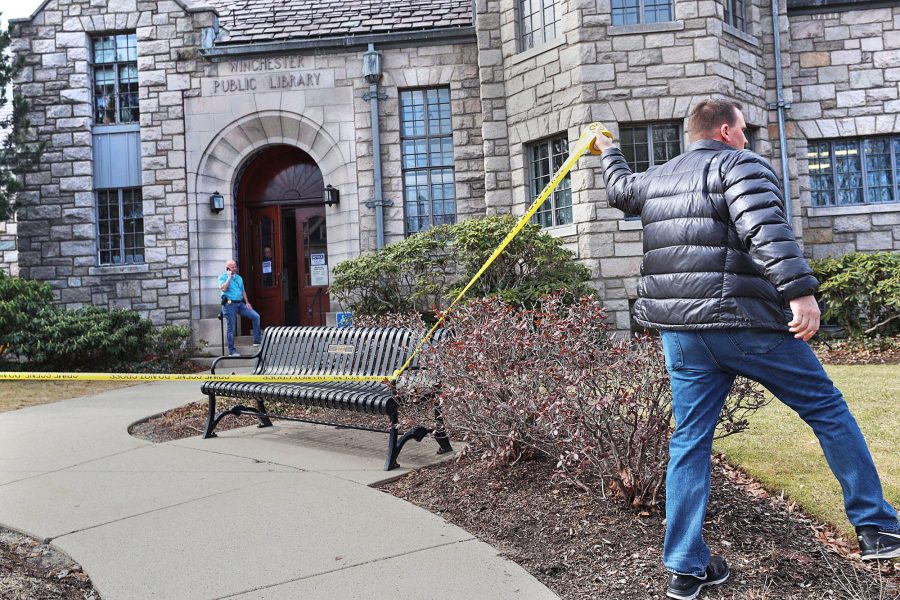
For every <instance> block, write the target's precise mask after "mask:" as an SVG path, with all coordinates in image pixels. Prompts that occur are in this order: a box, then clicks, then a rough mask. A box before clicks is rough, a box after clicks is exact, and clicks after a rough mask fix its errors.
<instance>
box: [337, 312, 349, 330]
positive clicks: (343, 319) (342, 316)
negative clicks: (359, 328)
mask: <svg viewBox="0 0 900 600" xmlns="http://www.w3.org/2000/svg"><path fill="white" fill-rule="evenodd" d="M335 320H336V322H337V323H336V324H337V326H338V327H350V326H351V325H352V324H353V313H352V312H339V313H336V314H335Z"/></svg>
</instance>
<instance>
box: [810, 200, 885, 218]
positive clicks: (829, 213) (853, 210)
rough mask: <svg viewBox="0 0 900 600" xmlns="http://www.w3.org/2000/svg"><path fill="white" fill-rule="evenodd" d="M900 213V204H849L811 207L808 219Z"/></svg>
mask: <svg viewBox="0 0 900 600" xmlns="http://www.w3.org/2000/svg"><path fill="white" fill-rule="evenodd" d="M890 212H900V202H886V203H884V204H847V205H844V206H810V207H808V208H807V209H806V216H807V217H808V218H815V217H837V216H843V215H867V214H871V213H890Z"/></svg>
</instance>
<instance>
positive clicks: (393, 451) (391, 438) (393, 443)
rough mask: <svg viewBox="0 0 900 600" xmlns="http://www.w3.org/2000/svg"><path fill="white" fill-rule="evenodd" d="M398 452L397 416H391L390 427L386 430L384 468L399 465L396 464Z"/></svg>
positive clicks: (386, 469)
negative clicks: (386, 445) (386, 440)
mask: <svg viewBox="0 0 900 600" xmlns="http://www.w3.org/2000/svg"><path fill="white" fill-rule="evenodd" d="M399 454H400V448H398V447H397V417H396V415H393V416H391V428H390V429H389V430H388V453H387V459H385V461H384V470H385V471H390V470H391V469H396V468H397V467H399V466H400V465H399V464H397V456H398V455H399Z"/></svg>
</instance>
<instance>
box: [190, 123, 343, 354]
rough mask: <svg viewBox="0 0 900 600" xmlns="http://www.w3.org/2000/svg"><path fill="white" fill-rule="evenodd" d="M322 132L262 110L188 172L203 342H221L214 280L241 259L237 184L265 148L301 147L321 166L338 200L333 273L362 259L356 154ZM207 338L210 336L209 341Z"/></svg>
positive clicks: (331, 242)
mask: <svg viewBox="0 0 900 600" xmlns="http://www.w3.org/2000/svg"><path fill="white" fill-rule="evenodd" d="M338 137H339V132H338V131H335V132H331V131H329V130H328V127H327V125H323V124H322V123H319V122H317V121H315V120H312V119H310V118H309V117H306V116H304V115H302V114H299V113H296V112H291V111H288V110H281V109H273V110H262V111H258V112H254V113H252V114H248V115H245V116H242V117H239V118H237V119H235V120H233V121H231V122H230V123H228V124H226V125H225V126H224V127H222V128H221V130H220V131H219V132H218V133H217V134H216V135H215V136H213V138H212V139H211V140H210V142H209V143H208V144H207V145H206V146H205V148H203V150H202V152H200V153H199V156H198V157H197V162H196V163H195V164H196V170H195V171H194V170H192V169H190V168H189V170H190V171H191V172H189V177H188V199H189V206H188V215H189V219H188V220H189V223H190V227H191V231H190V240H191V244H192V245H195V247H196V252H193V253H192V256H191V270H192V273H193V274H194V276H195V277H196V278H197V284H196V285H195V286H193V289H192V305H193V306H194V307H196V309H195V310H194V311H193V314H192V320H193V321H194V322H195V323H197V326H198V329H199V334H200V335H199V337H200V338H202V339H218V337H219V333H218V327H219V324H218V320H217V316H218V313H219V310H220V308H219V295H220V294H219V290H218V288H217V286H216V285H215V283H216V282H215V276H214V274H215V273H216V272H217V269H218V268H219V265H220V264H223V263H224V261H225V260H227V259H229V258H231V257H233V255H234V251H235V237H236V236H235V233H234V232H235V225H236V224H235V221H234V215H235V210H234V208H235V205H234V201H235V198H234V184H235V182H236V180H237V176H238V173H240V172H241V170H242V168H243V167H244V165H245V164H246V163H247V162H248V161H250V160H252V158H253V157H254V156H255V155H256V154H257V153H258V152H259V151H260V150H262V149H263V148H266V147H268V146H273V145H277V144H284V145H288V146H294V147H297V148H299V149H301V150H303V151H304V152H306V153H307V154H309V155H310V156H311V157H312V158H313V160H315V161H316V164H317V165H318V167H319V169H320V170H321V172H322V176H323V178H324V181H325V183H326V184H330V185H332V186H334V187H335V188H337V189H338V190H339V192H340V203H339V204H338V205H337V206H332V207H326V214H327V219H328V229H329V236H328V254H329V263H330V266H332V267H333V266H334V265H335V264H337V263H339V262H341V261H343V260H346V259H347V258H351V257H353V256H357V255H358V254H359V235H358V231H359V196H358V192H357V184H356V173H355V169H354V161H355V149H354V147H353V146H352V144H351V143H350V142H348V141H344V142H341V141H339V140H338V139H337V138H338ZM215 192H219V193H220V194H221V195H222V196H224V197H225V210H224V211H222V212H221V213H218V214H213V213H211V212H210V209H209V197H210V196H211V195H212V194H214V193H215ZM204 333H205V334H206V335H205V336H204Z"/></svg>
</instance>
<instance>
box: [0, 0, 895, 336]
mask: <svg viewBox="0 0 900 600" xmlns="http://www.w3.org/2000/svg"><path fill="white" fill-rule="evenodd" d="M774 11H775V13H776V16H775V17H774V18H773V7H772V4H771V2H770V0H475V2H471V0H429V1H428V2H418V1H414V0H396V1H392V2H370V1H363V0H348V1H341V0H314V1H308V2H300V1H298V0H293V1H290V2H284V1H281V0H260V1H254V2H248V1H246V0H213V5H212V6H200V5H199V4H197V3H186V2H182V1H181V0H171V1H165V0H164V1H160V2H150V1H147V0H107V1H103V0H47V1H46V2H44V3H43V4H42V5H41V6H40V7H39V8H38V9H37V11H36V12H35V13H34V14H33V15H32V16H31V17H30V18H28V19H21V20H19V21H17V22H15V27H16V29H15V37H16V41H15V47H16V49H17V50H18V51H19V52H21V53H22V54H23V55H24V56H25V58H26V65H27V66H26V70H25V72H24V74H23V77H22V80H21V82H20V84H19V86H20V90H21V91H22V93H24V94H25V95H26V96H28V97H29V99H30V101H31V104H32V107H33V114H32V121H33V123H34V124H35V127H36V131H37V133H38V135H40V136H41V137H42V138H43V139H46V140H47V141H48V143H49V148H48V151H47V154H46V156H45V160H44V167H43V168H42V169H41V170H40V171H39V172H37V173H34V174H32V175H30V176H29V177H28V180H27V184H28V191H27V193H26V194H25V195H24V197H23V202H22V209H21V211H20V213H19V222H18V231H17V243H18V253H17V260H18V268H19V271H20V273H21V275H23V276H25V277H31V278H35V279H41V280H46V281H49V282H50V283H51V285H52V286H53V288H54V289H55V293H56V294H57V296H58V298H59V300H60V302H62V303H64V304H67V305H71V306H77V305H80V304H85V303H94V304H100V305H108V306H114V307H125V308H130V309H133V310H136V311H139V312H141V313H142V314H145V315H146V316H148V317H150V318H151V319H152V320H153V321H154V322H156V323H177V324H185V325H191V326H192V327H194V329H195V331H196V332H197V335H198V337H199V338H202V339H207V340H217V339H218V321H217V320H216V316H217V314H218V312H219V292H218V288H217V285H216V277H217V275H218V274H219V273H220V272H221V266H222V263H223V262H224V261H225V260H226V259H227V258H230V257H231V256H236V257H238V258H239V261H240V263H241V265H242V269H241V270H242V273H243V274H244V276H245V279H246V280H247V282H248V288H249V294H250V297H251V299H252V300H253V301H254V305H255V307H256V308H257V309H258V310H260V312H261V313H262V315H263V318H264V322H265V323H266V324H282V323H303V324H312V323H321V322H333V318H334V316H333V315H334V311H335V310H337V309H338V307H337V306H333V305H332V303H331V302H330V300H329V298H328V292H327V284H328V281H329V273H330V271H331V269H332V268H333V267H334V265H336V264H338V263H340V262H341V261H343V260H346V259H347V258H350V257H353V256H357V255H358V254H360V253H361V252H365V251H368V250H372V249H374V248H376V247H378V246H379V245H381V244H389V243H391V242H394V241H397V240H399V239H402V238H403V237H404V236H406V235H408V234H410V233H412V232H415V231H419V230H422V229H425V228H428V227H430V226H432V225H434V224H439V223H443V222H452V221H455V220H459V219H464V218H469V217H474V216H478V215H484V214H493V213H498V212H512V213H513V214H521V212H522V211H523V210H524V208H525V207H526V206H527V205H528V204H529V203H530V202H531V200H532V199H533V198H534V197H535V196H536V194H537V193H538V192H539V191H540V190H541V189H542V188H543V186H544V184H545V182H546V181H547V180H548V179H549V177H550V175H551V174H552V171H553V170H555V168H556V166H558V165H559V164H560V163H561V162H562V161H563V160H564V159H565V157H566V156H567V153H568V148H569V145H570V144H571V142H572V141H574V140H575V139H577V137H578V135H579V134H580V131H581V129H582V128H583V126H584V125H586V124H587V123H589V122H590V121H593V120H602V121H604V122H605V123H606V124H607V125H608V126H609V127H610V128H611V129H612V130H613V131H614V132H615V133H617V135H618V137H619V138H620V139H621V141H622V145H623V149H624V150H625V152H626V155H627V156H628V157H629V158H630V160H631V162H632V165H633V166H635V167H636V168H637V169H641V170H642V169H646V168H648V167H650V166H653V165H654V164H660V163H661V162H664V161H665V160H667V159H668V158H670V157H671V156H674V155H675V154H678V153H679V152H681V151H683V150H684V149H685V147H686V145H687V140H686V136H685V117H686V115H687V114H688V112H689V110H690V108H691V107H692V106H693V105H694V104H696V103H697V102H698V101H700V100H702V99H703V98H707V97H710V96H718V97H728V98H733V99H736V100H738V101H740V102H741V103H742V104H743V105H744V107H745V110H744V112H745V116H746V120H747V123H748V124H749V125H750V126H751V128H752V131H751V133H752V135H751V138H752V140H751V143H752V147H753V149H754V150H755V151H756V152H758V153H760V154H762V155H764V156H766V157H768V158H769V159H770V160H771V161H772V163H773V165H774V166H775V167H776V170H778V171H779V173H781V174H782V176H783V178H784V180H785V182H786V184H787V189H788V191H789V194H788V196H789V198H790V201H789V207H790V208H789V211H790V214H791V216H792V219H793V221H792V222H793V225H794V228H795V230H796V232H797V234H798V236H800V237H801V239H802V240H803V241H804V244H805V248H806V251H807V253H808V254H809V255H810V256H811V257H819V256H823V255H827V254H834V253H842V252H846V251H850V250H864V251H869V250H885V249H887V250H890V249H900V189H898V187H897V186H898V181H897V180H898V176H900V100H898V90H900V7H898V6H896V3H893V2H880V1H865V0H862V1H861V0H856V1H855V2H849V1H843V0H841V1H838V0H787V2H786V3H785V0H781V3H780V4H779V5H776V6H775V7H774ZM773 23H777V29H776V28H773ZM776 48H780V52H776ZM779 64H780V68H779ZM777 74H778V75H780V77H777V76H776V75H777ZM779 84H780V89H781V91H780V93H779ZM373 115H376V118H373ZM373 125H374V127H373ZM782 148H783V151H782ZM783 165H784V166H787V176H784V173H785V171H784V168H783ZM537 220H538V222H539V223H540V224H541V225H542V226H544V227H545V228H546V229H547V231H548V232H550V233H551V234H552V235H554V236H557V237H560V238H562V239H563V240H564V242H565V243H566V244H567V246H568V247H569V248H571V249H572V250H573V251H574V252H575V254H576V257H577V260H580V261H582V262H583V263H584V264H585V265H586V266H588V267H589V268H590V269H591V272H592V275H593V284H594V286H595V287H596V288H597V289H598V290H599V292H600V294H601V296H602V297H603V298H604V303H605V304H606V306H607V308H608V309H609V310H610V312H611V314H612V317H613V319H614V320H615V323H616V325H617V327H619V328H620V329H623V330H624V329H628V327H629V325H630V321H629V316H628V308H629V303H630V302H631V300H633V298H634V296H635V286H636V282H637V272H638V264H639V262H640V255H641V226H640V221H639V220H636V219H635V218H634V217H633V216H628V215H623V214H622V213H621V212H619V211H618V210H615V209H610V208H609V207H608V206H607V205H606V201H605V195H604V192H603V190H602V182H601V180H600V173H599V169H597V168H596V160H595V159H594V160H592V159H591V158H590V157H586V158H584V159H582V162H581V163H580V164H579V166H578V167H577V168H576V169H574V170H573V171H572V173H571V175H570V176H569V178H568V179H567V180H566V181H564V182H563V184H562V185H561V186H560V187H559V189H558V190H557V192H556V193H555V194H554V195H553V197H552V198H551V199H550V200H549V201H548V205H547V206H546V208H545V210H542V211H541V212H540V213H539V214H538V216H537ZM0 233H2V232H0ZM0 242H2V239H0ZM0 259H2V260H3V262H2V263H0V265H2V266H6V267H11V266H12V264H13V262H14V261H15V259H16V255H15V254H11V253H6V254H0Z"/></svg>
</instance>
